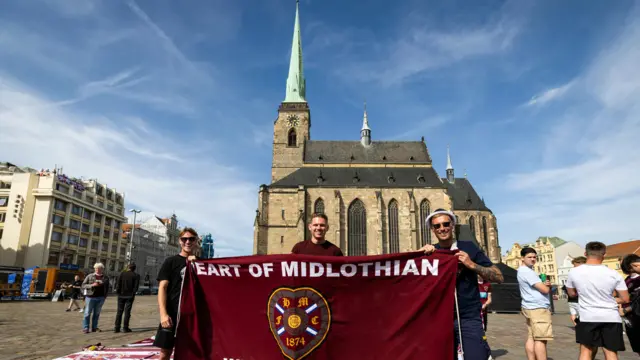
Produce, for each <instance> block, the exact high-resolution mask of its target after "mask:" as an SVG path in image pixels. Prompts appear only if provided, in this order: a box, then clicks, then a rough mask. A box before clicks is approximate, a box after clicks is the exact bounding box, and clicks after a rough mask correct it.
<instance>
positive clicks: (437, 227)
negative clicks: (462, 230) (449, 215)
mask: <svg viewBox="0 0 640 360" xmlns="http://www.w3.org/2000/svg"><path fill="white" fill-rule="evenodd" d="M432 226H433V228H434V229H440V228H441V227H444V228H445V229H446V228H448V227H449V226H451V222H449V221H447V222H443V223H441V224H433V225H432Z"/></svg>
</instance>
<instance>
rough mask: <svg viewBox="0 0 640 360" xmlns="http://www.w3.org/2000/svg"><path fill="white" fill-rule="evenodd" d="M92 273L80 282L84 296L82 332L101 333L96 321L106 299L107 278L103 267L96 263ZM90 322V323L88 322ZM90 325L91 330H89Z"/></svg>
mask: <svg viewBox="0 0 640 360" xmlns="http://www.w3.org/2000/svg"><path fill="white" fill-rule="evenodd" d="M93 269H94V271H95V272H94V273H93V274H89V275H87V277H86V278H84V281H83V282H82V290H83V291H84V295H85V309H84V318H83V320H82V327H83V332H84V333H85V334H88V333H89V332H96V331H101V330H100V329H99V328H98V320H99V319H100V311H102V305H104V302H105V300H106V299H107V295H108V289H109V278H108V277H107V275H105V274H104V265H103V264H102V263H96V264H95V265H93ZM89 320H91V321H89ZM89 325H91V330H89Z"/></svg>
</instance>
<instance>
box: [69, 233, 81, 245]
mask: <svg viewBox="0 0 640 360" xmlns="http://www.w3.org/2000/svg"><path fill="white" fill-rule="evenodd" d="M79 240H80V238H79V237H78V235H69V244H72V245H78V241H79Z"/></svg>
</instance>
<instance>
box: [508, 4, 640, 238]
mask: <svg viewBox="0 0 640 360" xmlns="http://www.w3.org/2000/svg"><path fill="white" fill-rule="evenodd" d="M636 13H637V12H636ZM637 19H638V18H637V17H636V18H632V17H630V18H629V21H630V22H629V23H628V25H627V26H626V28H625V31H624V32H623V33H622V34H621V36H620V37H619V38H618V39H617V40H616V41H614V42H613V43H612V44H610V45H608V46H605V47H604V49H603V50H602V52H601V53H600V54H599V56H597V58H596V59H595V60H594V61H593V63H592V65H591V66H590V68H589V69H588V70H587V71H586V73H585V74H583V75H582V76H581V78H582V79H583V80H584V81H585V83H587V84H592V86H593V87H592V88H591V91H590V92H586V93H581V94H580V95H581V96H582V98H581V99H579V100H577V101H574V102H567V103H565V104H564V105H565V106H566V107H568V108H571V109H572V112H573V113H574V115H573V116H561V115H560V116H557V119H555V120H554V121H552V122H551V123H552V124H554V127H557V128H559V129H564V130H559V131H558V132H557V134H558V136H552V137H549V138H547V139H546V141H545V143H544V144H543V147H544V148H546V149H547V151H548V152H549V153H554V152H555V156H556V157H557V158H558V159H561V160H562V161H561V162H560V161H558V162H555V165H556V166H553V167H544V166H542V167H541V168H539V169H536V170H533V171H524V172H519V173H512V174H510V175H508V176H507V177H506V179H507V180H506V182H499V183H498V184H497V186H498V187H502V188H503V189H506V190H507V192H508V194H509V195H508V196H510V197H512V199H513V201H514V203H513V205H512V206H507V207H506V208H504V209H501V210H500V212H499V214H498V218H499V219H500V221H501V222H502V223H503V224H505V223H506V224H508V227H509V228H510V229H511V231H513V230H514V229H517V228H518V227H521V228H522V227H524V228H538V229H540V230H539V231H540V233H547V234H556V235H558V236H562V237H566V238H568V239H571V240H577V241H581V242H585V241H589V240H601V241H605V242H607V243H610V242H612V241H623V240H627V239H630V238H638V237H639V234H640V226H639V225H638V221H637V219H636V213H637V211H636V210H637V204H638V202H640V189H639V188H638V186H637V181H636V179H638V178H640V151H639V147H638V138H640V120H639V119H640V105H638V104H640V73H638V71H637V64H638V63H640V51H639V50H638V46H637V44H638V43H639V42H640V22H639V21H638V20H637ZM564 87H566V88H567V89H568V87H567V86H566V85H565V86H564ZM564 87H563V88H564ZM564 91H566V89H565V90H564ZM562 93H563V91H556V92H552V93H550V94H551V95H547V96H546V97H545V99H546V101H550V100H552V99H554V100H558V101H563V100H562V99H560V96H561V95H562ZM545 94H548V92H547V93H545ZM594 100H596V101H595V102H594ZM594 103H595V104H596V105H595V106H596V107H595V109H594ZM546 116H548V114H546ZM552 131H553V130H552ZM554 149H555V150H554ZM522 161H528V160H527V159H522ZM559 163H564V164H563V165H560V164H559Z"/></svg>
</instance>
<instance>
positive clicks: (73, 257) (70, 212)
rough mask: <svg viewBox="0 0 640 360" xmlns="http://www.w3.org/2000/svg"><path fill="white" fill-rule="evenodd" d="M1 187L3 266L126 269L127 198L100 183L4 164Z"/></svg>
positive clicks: (0, 260)
mask: <svg viewBox="0 0 640 360" xmlns="http://www.w3.org/2000/svg"><path fill="white" fill-rule="evenodd" d="M0 182H1V185H0V187H1V188H0V220H2V221H0V264H2V265H12V266H21V267H24V268H29V267H32V266H40V267H52V266H55V267H57V266H60V264H70V265H76V266H77V267H78V268H79V269H84V270H85V271H92V267H93V264H94V263H96V262H98V261H99V262H102V263H103V264H104V265H105V267H106V269H105V270H106V272H107V274H110V275H115V274H117V273H119V271H120V270H122V269H123V268H124V266H125V256H126V251H127V243H128V239H123V238H122V236H121V224H122V223H123V222H125V221H126V218H125V216H124V195H123V193H120V192H117V191H116V190H115V189H112V188H109V187H108V186H106V185H105V184H102V183H100V182H99V181H98V180H96V179H90V180H84V179H78V178H73V177H69V176H67V175H65V174H64V173H62V172H61V171H59V170H54V171H48V170H40V171H37V170H34V169H31V168H28V167H19V166H16V165H14V164H11V163H0Z"/></svg>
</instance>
